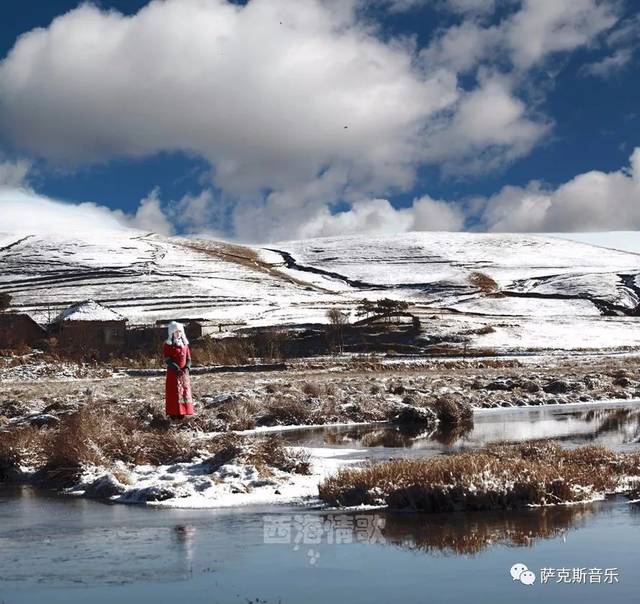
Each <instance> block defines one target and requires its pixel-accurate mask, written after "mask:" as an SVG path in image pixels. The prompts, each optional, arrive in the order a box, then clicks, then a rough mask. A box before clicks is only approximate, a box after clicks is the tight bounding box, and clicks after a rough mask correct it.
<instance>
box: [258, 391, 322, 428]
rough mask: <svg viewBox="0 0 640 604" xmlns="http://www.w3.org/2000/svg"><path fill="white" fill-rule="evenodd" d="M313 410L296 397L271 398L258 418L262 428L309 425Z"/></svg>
mask: <svg viewBox="0 0 640 604" xmlns="http://www.w3.org/2000/svg"><path fill="white" fill-rule="evenodd" d="M310 416H311V408H310V407H309V405H307V404H306V403H305V402H304V401H302V400H300V399H299V398H294V397H283V398H271V399H269V400H268V401H267V402H266V403H265V406H264V411H263V412H262V413H261V415H260V417H259V418H258V424H259V425H260V426H286V425H292V424H307V423H309V418H310Z"/></svg>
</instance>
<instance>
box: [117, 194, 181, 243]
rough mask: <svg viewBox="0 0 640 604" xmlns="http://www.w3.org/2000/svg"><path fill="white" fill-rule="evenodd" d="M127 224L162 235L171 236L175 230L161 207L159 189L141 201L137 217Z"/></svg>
mask: <svg viewBox="0 0 640 604" xmlns="http://www.w3.org/2000/svg"><path fill="white" fill-rule="evenodd" d="M127 222H128V223H129V224H133V225H135V226H136V227H137V228H139V229H143V230H145V231H152V232H154V233H159V234H161V235H171V234H172V233H173V230H174V229H173V226H172V225H171V223H170V222H169V219H168V218H167V216H165V214H164V211H163V209H162V207H161V205H160V190H159V189H158V188H155V189H153V191H151V193H149V195H147V197H145V198H144V199H142V200H141V201H140V205H139V206H138V209H137V211H136V213H135V215H134V216H133V218H132V219H130V220H128V221H127Z"/></svg>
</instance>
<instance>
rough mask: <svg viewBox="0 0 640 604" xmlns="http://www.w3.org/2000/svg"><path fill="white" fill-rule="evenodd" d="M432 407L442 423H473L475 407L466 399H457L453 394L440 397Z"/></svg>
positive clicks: (449, 424)
mask: <svg viewBox="0 0 640 604" xmlns="http://www.w3.org/2000/svg"><path fill="white" fill-rule="evenodd" d="M431 408H432V409H433V410H434V411H435V413H436V415H437V416H438V419H439V420H440V423H441V424H444V425H445V426H449V427H451V426H458V425H461V424H469V423H473V409H472V408H471V405H469V403H467V402H465V401H461V400H457V399H456V398H455V397H454V396H452V395H446V394H445V395H443V396H440V397H438V398H437V399H436V400H435V402H434V403H432V405H431Z"/></svg>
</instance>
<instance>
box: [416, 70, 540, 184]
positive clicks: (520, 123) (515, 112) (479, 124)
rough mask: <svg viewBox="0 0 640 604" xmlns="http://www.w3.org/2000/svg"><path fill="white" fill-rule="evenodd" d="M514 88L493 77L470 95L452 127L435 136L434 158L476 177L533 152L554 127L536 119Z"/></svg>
mask: <svg viewBox="0 0 640 604" xmlns="http://www.w3.org/2000/svg"><path fill="white" fill-rule="evenodd" d="M509 85H510V82H509V80H508V79H506V78H500V77H496V76H492V77H489V78H488V79H486V80H484V81H482V82H481V84H480V86H479V87H478V88H477V89H475V90H473V91H472V92H469V93H467V94H465V95H464V96H463V97H462V98H461V100H460V102H459V104H458V106H457V110H456V112H455V115H454V116H453V118H452V120H451V122H450V123H448V124H447V125H446V126H445V127H444V128H442V130H438V129H437V128H435V129H434V131H433V132H432V134H431V136H430V137H429V151H428V153H429V156H430V158H431V159H432V160H433V161H438V162H441V163H443V164H444V168H445V170H446V172H448V173H473V172H481V171H486V170H488V169H493V168H499V167H500V166H501V165H502V164H504V163H506V162H509V161H511V160H513V159H515V158H517V157H520V156H523V155H526V154H527V153H529V151H530V150H531V149H532V148H533V146H534V145H535V144H536V143H537V142H538V141H539V140H540V139H541V138H542V137H543V136H544V135H545V134H546V133H547V132H548V131H549V129H550V124H548V123H544V122H541V121H537V120H534V119H532V118H531V117H530V116H529V115H528V114H527V107H526V105H525V104H524V102H523V101H521V100H519V99H518V98H516V97H515V96H514V95H513V93H512V92H511V90H510V89H509Z"/></svg>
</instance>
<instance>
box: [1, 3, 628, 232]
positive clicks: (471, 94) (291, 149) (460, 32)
mask: <svg viewBox="0 0 640 604" xmlns="http://www.w3.org/2000/svg"><path fill="white" fill-rule="evenodd" d="M421 1H422V2H427V1H430V2H432V4H433V5H434V6H436V7H439V8H445V9H446V10H448V11H452V12H455V13H456V15H457V16H456V17H455V23H454V24H453V25H452V26H451V27H449V28H448V29H445V30H443V31H440V32H439V33H437V34H436V36H435V39H434V40H433V42H432V43H431V44H430V45H429V46H428V47H427V48H425V49H423V50H418V49H416V48H415V47H414V46H413V45H412V43H410V42H407V41H406V40H400V39H393V38H392V39H389V38H387V37H384V36H382V35H379V33H380V32H378V31H377V30H376V28H375V26H374V25H373V24H372V22H371V21H370V20H368V19H363V18H362V13H361V9H362V5H363V2H362V0H296V1H295V2H291V1H290V0H251V1H249V2H247V3H246V4H239V3H233V2H230V1H228V0H153V1H152V2H150V3H149V4H148V5H146V6H145V7H143V8H142V9H141V10H140V11H139V12H138V13H136V14H134V15H130V16H125V15H122V14H120V13H118V12H117V11H107V10H101V9H100V8H99V7H97V6H94V5H91V4H82V5H80V6H79V7H78V8H76V9H74V10H72V11H70V12H68V13H67V14H65V15H62V16H60V17H58V18H56V19H55V20H54V21H53V22H52V23H51V24H50V25H49V26H48V27H46V28H39V29H35V30H32V31H30V32H27V33H25V34H23V35H22V36H20V38H19V39H18V40H17V41H16V43H15V45H14V47H13V48H12V50H11V51H10V52H9V54H8V55H7V56H6V58H5V59H4V60H3V61H2V62H1V63H0V91H1V93H0V134H2V135H3V136H6V137H8V138H9V139H10V140H11V141H12V142H13V143H14V144H15V145H16V146H17V147H18V148H21V149H24V150H26V151H28V152H30V153H32V154H34V155H36V156H39V157H43V158H45V159H47V160H49V161H51V162H54V163H61V164H64V165H66V166H76V165H81V164H87V163H92V162H101V161H105V160H109V159H111V158H115V157H143V156H148V155H152V154H155V153H158V152H162V151H167V150H169V151H171V150H178V151H182V152H185V153H187V154H193V155H197V156H201V157H203V158H205V159H206V160H207V161H208V162H209V163H210V165H211V168H212V169H211V175H212V176H211V182H210V183H209V184H207V186H205V188H204V189H203V191H202V192H201V193H199V194H196V195H187V196H185V197H183V198H182V199H177V200H163V199H162V195H161V192H160V191H158V190H155V191H152V192H151V193H150V194H149V196H147V197H146V198H145V199H143V200H142V201H141V202H140V206H139V208H138V209H137V210H136V212H135V213H134V214H131V215H128V214H124V213H122V212H110V211H109V210H108V209H106V208H103V207H100V206H95V205H92V204H88V205H87V204H84V205H82V206H74V207H76V208H78V207H81V208H82V212H81V213H82V215H83V216H85V215H86V216H85V217H89V218H87V220H89V223H91V224H93V222H92V221H93V219H94V218H95V217H96V216H101V217H102V218H103V219H104V220H106V221H114V222H113V223H114V224H118V225H120V226H122V225H124V226H128V227H130V226H134V227H136V228H142V229H145V230H153V231H157V232H160V233H164V234H171V233H174V232H180V233H210V234H220V233H225V234H226V235H230V234H231V235H234V236H236V237H237V238H239V239H242V240H250V241H260V240H267V239H271V240H274V239H287V238H291V237H292V236H294V235H295V236H296V237H298V236H315V235H321V234H329V233H333V234H338V233H350V232H367V231H370V232H382V231H384V232H386V231H385V229H386V230H394V231H404V230H414V229H418V230H420V229H441V230H458V229H461V228H463V227H464V225H465V221H466V220H467V219H468V216H467V215H466V214H465V211H464V210H463V209H461V208H462V206H460V205H459V204H456V203H454V204H451V203H449V204H447V203H446V202H443V201H439V200H433V199H431V198H430V197H428V196H425V197H422V198H420V199H417V200H416V201H415V202H414V203H413V205H412V206H411V207H410V208H404V209H395V208H394V207H393V206H392V205H391V204H390V203H389V202H388V201H387V200H386V199H385V197H386V196H388V195H389V194H392V193H395V192H397V191H403V190H409V189H410V188H411V187H412V186H413V184H414V181H415V175H416V173H417V170H418V169H419V168H420V167H421V166H422V165H424V164H431V165H436V166H439V167H441V168H442V170H443V172H444V174H445V175H446V174H451V173H455V174H460V173H467V174H468V173H480V172H483V171H486V170H493V169H499V168H502V167H503V166H504V165H505V164H507V163H509V162H513V161H515V160H516V159H518V158H520V157H523V156H525V155H527V154H528V153H529V152H530V151H531V149H532V148H533V147H534V146H535V145H536V144H538V143H539V142H540V141H541V140H542V139H543V138H544V137H545V135H546V134H547V133H548V132H549V131H550V129H551V127H552V123H551V122H550V121H549V120H548V119H546V118H545V117H544V116H541V115H539V114H537V113H536V112H535V111H533V110H532V107H531V106H530V105H529V104H528V102H527V100H526V98H525V97H524V96H523V92H522V89H523V82H525V81H527V79H528V76H529V75H530V74H531V73H533V70H534V69H535V68H536V67H539V66H540V65H541V64H542V63H543V62H544V61H545V60H546V59H547V58H548V57H549V56H550V55H552V54H554V53H558V52H566V51H571V50H574V49H576V48H580V47H584V46H588V45H590V44H593V43H594V42H595V41H596V40H597V39H599V36H601V35H604V32H607V31H608V30H610V29H611V28H612V27H614V25H615V24H616V21H617V16H616V12H615V10H614V9H615V6H616V3H615V2H613V1H609V0H377V2H378V5H380V3H383V4H386V5H387V6H388V7H389V8H390V9H392V10H408V9H410V8H411V7H412V6H415V5H416V4H419V3H421ZM498 5H501V6H504V5H508V6H509V9H510V10H509V11H507V13H506V16H505V17H504V18H503V19H502V21H499V22H497V23H490V22H489V20H488V19H487V18H486V17H487V15H489V14H491V13H492V12H493V11H494V10H495V9H496V7H497V6H498ZM618 29H619V30H620V31H621V32H622V33H620V34H618V35H619V37H620V36H622V37H624V28H622V27H619V28H618ZM616 31H618V30H615V28H614V31H613V32H611V33H610V36H614V38H615V32H616ZM612 39H613V38H612ZM611 44H612V45H613V44H614V42H611ZM618 47H619V46H616V48H618ZM612 48H613V46H612ZM469 74H472V75H473V77H471V78H469V77H467V76H468V75H469ZM463 84H464V85H463ZM3 166H4V164H0V182H2V179H3V178H4V179H5V180H6V181H7V183H8V184H9V185H11V186H12V187H16V186H20V185H21V181H23V180H24V178H25V177H26V172H25V174H23V175H22V176H21V170H23V169H26V168H24V166H22V165H20V166H18V165H17V164H15V163H14V164H11V165H7V166H6V167H4V168H3ZM3 174H4V176H3ZM582 176H585V175H582ZM605 176H607V178H610V176H611V175H605ZM578 178H580V177H577V178H576V180H577V179H578ZM627 178H628V176H627ZM568 184H569V183H567V185H565V186H568ZM553 195H555V193H549V192H548V191H546V190H545V189H544V187H542V185H538V184H536V183H532V184H531V185H530V186H529V187H527V188H524V189H517V188H516V189H505V190H504V191H503V192H501V193H500V194H499V196H496V197H495V199H493V198H492V199H491V200H484V205H483V207H485V213H484V215H483V220H484V221H485V224H486V225H487V227H488V228H492V229H493V228H502V226H500V225H507V226H508V225H509V224H513V225H514V226H513V228H514V229H519V228H522V229H529V227H528V226H526V224H534V223H535V224H540V225H545V224H547V223H548V222H550V221H551V222H557V223H565V224H568V223H569V222H571V220H570V219H569V218H563V217H562V216H561V213H560V210H559V209H554V208H556V207H558V206H557V203H556V202H555V197H553ZM500 196H501V197H500ZM525 197H526V199H527V200H528V201H526V202H525V201H523V199H524V198H525ZM551 197H553V199H550V198H551ZM541 199H542V200H544V199H546V202H544V201H541ZM34 200H35V201H34ZM48 201H50V200H48ZM32 202H33V203H36V202H37V203H41V204H44V205H46V203H45V202H47V200H45V199H44V198H39V197H37V196H35V197H34V198H33V199H32ZM337 202H341V203H342V204H344V206H343V207H344V208H346V209H345V211H342V212H338V213H336V212H335V211H334V210H333V208H335V207H336V203H337ZM51 203H53V204H56V203H58V202H51ZM545 203H547V205H548V207H545V205H544V204H545ZM571 203H572V202H571ZM571 203H570V202H566V203H564V202H563V204H562V205H565V206H566V208H569V207H570V206H571ZM502 206H504V207H505V208H506V207H509V206H510V207H511V208H512V210H513V211H514V213H513V216H512V217H511V218H508V217H507V216H505V215H503V212H502V210H501V207H502ZM5 207H7V206H5ZM12 207H13V208H15V205H13V206H12ZM43 207H44V206H43ZM47 207H49V206H48V205H47ZM56 207H57V206H56ZM566 208H565V211H569V210H568V209H566ZM505 212H506V210H505ZM64 215H65V216H66V217H67V219H68V220H69V221H70V222H72V223H75V220H76V219H77V220H78V223H79V224H80V223H81V222H82V220H81V219H80V214H78V213H74V211H73V210H72V207H71V206H65V209H64ZM537 215H539V217H538V218H536V217H535V216H537ZM554 216H555V218H553V217H554ZM552 219H553V220H552ZM56 224H57V223H56ZM109 224H111V222H109ZM519 225H522V226H519Z"/></svg>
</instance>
